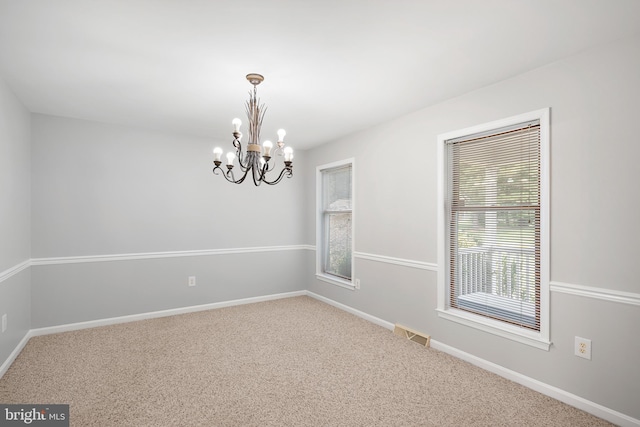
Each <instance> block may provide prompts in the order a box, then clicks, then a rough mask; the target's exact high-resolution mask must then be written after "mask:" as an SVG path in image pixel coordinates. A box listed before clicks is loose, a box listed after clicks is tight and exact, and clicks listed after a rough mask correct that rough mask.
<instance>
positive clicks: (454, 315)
mask: <svg viewBox="0 0 640 427" xmlns="http://www.w3.org/2000/svg"><path fill="white" fill-rule="evenodd" d="M436 311H437V312H438V317H442V318H443V319H447V320H451V321H452V322H456V323H460V324H462V325H465V326H469V327H472V328H475V329H479V330H481V331H484V332H488V333H490V334H493V335H497V336H500V337H503V338H507V339H510V340H512V341H516V342H519V343H521V344H526V345H530V346H532V347H535V348H539V349H541V350H545V351H549V347H550V346H551V342H549V341H548V340H546V339H544V338H543V336H542V333H538V332H533V331H527V330H524V329H520V328H518V327H515V326H510V325H508V324H505V323H503V322H499V321H496V320H493V319H488V318H486V317H483V316H477V315H474V314H473V313H468V312H466V311H463V310H456V309H453V308H450V309H446V310H443V309H436Z"/></svg>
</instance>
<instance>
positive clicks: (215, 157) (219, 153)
mask: <svg viewBox="0 0 640 427" xmlns="http://www.w3.org/2000/svg"><path fill="white" fill-rule="evenodd" d="M221 156H222V148H220V147H216V148H214V149H213V163H215V164H216V166H220V157H221Z"/></svg>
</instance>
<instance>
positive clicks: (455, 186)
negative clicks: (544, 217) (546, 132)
mask: <svg viewBox="0 0 640 427" xmlns="http://www.w3.org/2000/svg"><path fill="white" fill-rule="evenodd" d="M446 173H447V189H446V192H447V194H446V196H445V209H446V215H447V218H448V224H449V226H448V236H447V237H446V238H447V240H448V252H449V263H448V265H449V269H450V271H449V275H448V277H449V282H450V283H449V284H448V287H449V296H448V300H449V306H450V307H452V308H456V309H460V310H464V311H468V312H472V313H474V314H477V315H481V316H486V317H488V318H492V319H496V320H500V321H503V322H507V323H509V324H513V325H517V326H519V327H522V328H527V329H531V330H534V331H540V323H541V322H540V281H541V274H540V271H541V270H540V264H541V255H540V254H541V248H540V216H541V210H540V123H539V120H535V121H530V122H526V123H521V124H518V125H515V126H509V127H506V128H501V129H497V130H493V131H490V132H483V133H480V134H475V135H470V136H465V137H463V138H456V139H452V140H448V141H446Z"/></svg>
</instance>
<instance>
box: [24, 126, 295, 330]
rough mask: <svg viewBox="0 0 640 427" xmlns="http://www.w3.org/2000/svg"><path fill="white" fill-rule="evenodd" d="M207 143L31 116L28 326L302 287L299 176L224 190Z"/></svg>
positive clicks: (211, 143)
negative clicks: (191, 279)
mask: <svg viewBox="0 0 640 427" xmlns="http://www.w3.org/2000/svg"><path fill="white" fill-rule="evenodd" d="M214 144H215V142H214V141H210V140H207V139H203V138H192V137H187V136H183V135H170V134H166V133H159V132H153V131H147V130H141V129H135V128H131V127H125V126H115V125H109V124H103V123H96V122H91V121H84V120H76V119H69V118H60V117H52V116H47V115H40V114H35V115H33V156H32V158H33V174H32V180H33V185H32V203H33V217H32V230H33V239H32V257H33V258H34V260H33V263H34V265H33V267H32V276H33V277H32V305H33V327H44V326H53V325H57V324H64V323H72V322H79V321H87V320H94V319H101V318H105V317H115V316H122V315H127V314H136V313H141V312H148V311H156V310H164V309H169V308H177V307H183V306H189V305H198V304H206V303H212V302H219V301H226V300H228V299H235V298H247V297H254V296H261V295H269V294H275V293H281V292H288V291H293V290H300V289H304V280H303V277H304V276H303V274H304V267H303V266H302V265H301V263H299V262H296V259H297V257H299V256H300V254H299V253H297V252H300V251H301V250H296V249H295V246H296V245H301V244H302V243H303V241H304V238H303V234H302V230H303V226H304V223H303V220H304V215H303V213H302V212H301V211H300V209H298V207H297V203H296V201H297V200H298V198H299V197H298V196H299V194H301V193H302V190H303V188H304V187H303V177H302V178H301V177H297V176H296V177H295V178H292V179H291V180H289V179H285V180H284V181H283V182H281V183H280V184H279V185H277V186H264V187H263V186H261V187H259V188H256V187H254V186H253V185H252V184H249V183H244V184H243V185H234V184H230V183H228V182H226V181H225V180H224V179H223V178H222V177H221V176H214V175H213V174H212V171H211V170H212V168H213V162H212V160H213V154H212V152H211V150H212V148H213V146H214ZM219 144H220V145H221V146H223V147H227V146H228V147H227V148H230V147H231V142H219ZM297 154H298V155H297V156H296V166H297V164H299V163H301V159H302V158H303V157H304V155H300V154H301V153H297ZM302 161H303V160H302ZM292 247H293V249H292ZM255 248H263V249H264V248H266V249H265V251H262V252H259V253H256V252H254V250H255ZM193 251H199V252H198V254H196V255H193V254H192V252H193ZM167 252H170V253H172V254H175V256H170V257H164V258H161V259H158V258H156V257H155V254H158V253H161V254H163V253H167ZM185 255H191V256H185ZM91 257H97V259H96V258H91ZM105 259H107V260H108V261H105ZM87 261H91V262H87ZM256 272H260V274H259V275H257V274H256ZM189 276H195V277H196V286H195V287H189V286H187V281H188V277H189Z"/></svg>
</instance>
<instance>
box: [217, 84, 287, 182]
mask: <svg viewBox="0 0 640 427" xmlns="http://www.w3.org/2000/svg"><path fill="white" fill-rule="evenodd" d="M247 80H248V81H249V83H251V84H252V85H253V91H249V101H247V103H246V111H247V118H248V120H249V131H248V132H249V141H248V143H247V148H246V150H245V152H243V151H242V143H241V142H240V140H241V139H242V133H240V126H241V125H242V122H241V121H240V119H237V118H236V119H233V121H232V122H231V123H232V124H233V147H234V148H235V152H233V151H230V152H229V153H227V165H226V166H227V170H226V171H225V170H224V169H223V168H222V167H220V165H221V164H222V161H221V160H220V158H221V156H222V148H220V147H216V148H214V149H213V155H214V160H213V163H214V164H215V167H214V168H213V173H214V174H215V175H219V173H218V172H220V174H221V175H222V176H224V177H225V179H226V180H227V181H229V182H233V183H234V184H240V183H242V182H243V181H244V180H245V178H247V176H251V178H252V179H253V183H254V184H255V185H256V186H258V185H260V184H261V183H263V182H264V183H265V184H269V185H275V184H277V183H279V182H280V181H281V180H282V178H284V177H285V176H286V177H287V178H291V177H292V176H293V149H292V148H291V147H284V142H283V140H284V136H285V135H286V132H285V131H284V129H280V130H278V132H277V134H278V142H277V148H276V149H275V150H274V154H278V155H279V156H284V167H283V168H282V170H281V171H280V174H279V175H277V177H276V178H274V179H273V180H271V181H269V179H267V173H269V172H272V171H273V170H274V169H275V162H273V163H270V160H271V154H272V153H271V150H272V149H273V143H272V142H271V141H264V142H263V143H262V145H260V128H261V127H262V119H263V118H264V113H265V111H266V110H267V107H265V105H264V104H260V99H259V98H258V97H257V96H256V92H257V86H258V85H259V84H260V83H262V81H263V80H264V77H262V76H261V75H260V74H253V73H252V74H247ZM236 159H237V162H238V164H239V166H240V170H241V171H242V172H241V173H242V176H240V177H239V178H238V179H236V177H235V176H234V174H233V168H234V163H235V161H236ZM273 176H275V175H273Z"/></svg>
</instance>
